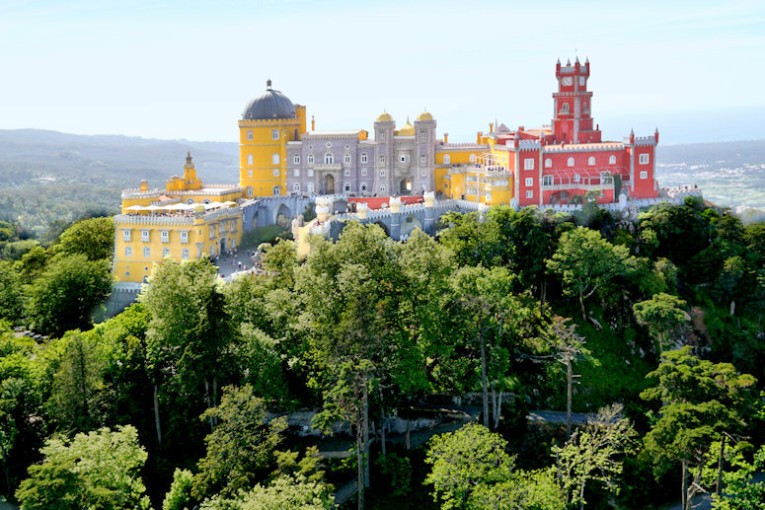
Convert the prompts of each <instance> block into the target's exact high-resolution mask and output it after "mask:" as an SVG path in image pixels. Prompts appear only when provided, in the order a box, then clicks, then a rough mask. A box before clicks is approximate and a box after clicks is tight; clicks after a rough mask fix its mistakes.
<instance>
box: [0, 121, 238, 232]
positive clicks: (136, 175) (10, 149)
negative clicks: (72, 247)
mask: <svg viewBox="0 0 765 510" xmlns="http://www.w3.org/2000/svg"><path fill="white" fill-rule="evenodd" d="M188 150H190V151H191V153H192V156H193V157H194V164H195V165H196V167H197V171H198V173H199V175H200V176H201V177H202V179H203V180H204V181H205V182H208V183H231V182H236V181H237V180H238V179H239V164H238V150H239V148H238V145H237V144H236V143H219V142H192V141H187V140H152V139H145V138H137V137H128V136H121V135H95V136H87V135H72V134H67V133H59V132H56V131H44V130H37V129H20V130H0V219H17V220H19V221H20V222H21V223H22V225H23V226H24V227H25V228H26V229H28V230H30V231H31V232H33V233H34V234H35V235H38V236H39V235H41V234H43V233H44V232H45V230H46V229H47V228H48V226H49V225H50V224H51V223H53V222H58V223H66V222H69V221H72V220H74V219H76V218H78V217H80V216H82V215H83V214H88V213H94V212H99V213H106V212H109V213H113V212H116V211H117V210H118V208H119V203H120V191H121V190H122V189H123V188H127V187H135V186H137V185H138V183H139V182H140V180H141V179H147V180H148V181H149V184H150V186H152V187H154V186H159V187H162V186H164V182H165V180H167V178H168V177H170V176H171V175H174V174H181V173H182V172H183V164H184V162H185V157H186V151H188Z"/></svg>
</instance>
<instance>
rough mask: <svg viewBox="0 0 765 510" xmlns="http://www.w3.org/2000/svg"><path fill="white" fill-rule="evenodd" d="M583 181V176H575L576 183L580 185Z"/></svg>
mask: <svg viewBox="0 0 765 510" xmlns="http://www.w3.org/2000/svg"><path fill="white" fill-rule="evenodd" d="M581 180H582V176H581V175H579V174H574V182H576V183H578V182H580V181H581Z"/></svg>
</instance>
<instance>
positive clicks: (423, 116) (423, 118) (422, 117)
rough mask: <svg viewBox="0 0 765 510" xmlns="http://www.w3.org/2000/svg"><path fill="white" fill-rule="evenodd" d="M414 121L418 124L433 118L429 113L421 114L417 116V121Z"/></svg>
mask: <svg viewBox="0 0 765 510" xmlns="http://www.w3.org/2000/svg"><path fill="white" fill-rule="evenodd" d="M415 120H416V121H418V122H424V121H429V120H433V116H432V115H431V114H430V112H422V113H421V114H419V115H418V116H417V119H415Z"/></svg>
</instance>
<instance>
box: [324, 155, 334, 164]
mask: <svg viewBox="0 0 765 510" xmlns="http://www.w3.org/2000/svg"><path fill="white" fill-rule="evenodd" d="M334 162H335V156H333V155H332V153H331V152H328V153H326V154H324V164H325V165H331V164H332V163H334Z"/></svg>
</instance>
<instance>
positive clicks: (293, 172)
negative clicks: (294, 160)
mask: <svg viewBox="0 0 765 510" xmlns="http://www.w3.org/2000/svg"><path fill="white" fill-rule="evenodd" d="M292 175H293V176H295V177H300V169H299V168H296V169H294V170H293V171H292Z"/></svg>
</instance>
